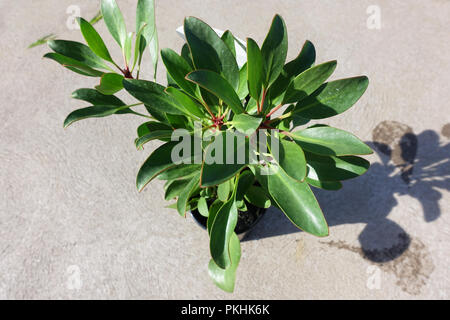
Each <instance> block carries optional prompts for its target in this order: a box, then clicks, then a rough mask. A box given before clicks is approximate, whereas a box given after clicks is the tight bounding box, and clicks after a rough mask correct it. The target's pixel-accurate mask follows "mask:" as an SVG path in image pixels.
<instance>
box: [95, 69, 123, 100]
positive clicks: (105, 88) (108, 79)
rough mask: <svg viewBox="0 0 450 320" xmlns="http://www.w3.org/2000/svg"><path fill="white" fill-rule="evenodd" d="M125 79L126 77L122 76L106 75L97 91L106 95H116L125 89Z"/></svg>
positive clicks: (115, 74)
mask: <svg viewBox="0 0 450 320" xmlns="http://www.w3.org/2000/svg"><path fill="white" fill-rule="evenodd" d="M123 79H124V77H123V76H122V75H120V74H117V73H105V74H104V75H103V76H102V78H101V80H100V85H98V86H96V87H95V89H97V90H98V91H99V92H100V93H103V94H106V95H108V94H109V95H111V94H114V93H116V92H119V91H120V90H122V89H123V84H122V81H123Z"/></svg>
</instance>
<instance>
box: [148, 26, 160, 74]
mask: <svg viewBox="0 0 450 320" xmlns="http://www.w3.org/2000/svg"><path fill="white" fill-rule="evenodd" d="M149 49H150V56H151V57H152V62H153V80H155V81H156V73H157V72H158V62H159V55H158V52H159V38H158V30H157V29H156V25H155V32H154V33H153V37H152V40H150V44H149Z"/></svg>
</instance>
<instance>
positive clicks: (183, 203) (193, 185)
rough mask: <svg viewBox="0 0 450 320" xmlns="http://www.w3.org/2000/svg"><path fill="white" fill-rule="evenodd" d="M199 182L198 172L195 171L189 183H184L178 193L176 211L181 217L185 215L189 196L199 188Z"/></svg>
mask: <svg viewBox="0 0 450 320" xmlns="http://www.w3.org/2000/svg"><path fill="white" fill-rule="evenodd" d="M199 182H200V173H197V174H196V175H195V176H193V177H191V178H190V180H189V183H188V184H187V185H186V187H185V188H184V189H183V191H182V192H181V193H180V196H179V197H178V201H177V210H178V213H179V214H180V215H181V216H183V217H185V216H186V210H187V206H188V201H189V197H190V196H191V195H192V194H193V193H194V192H195V191H196V190H197V189H199V188H200V185H199Z"/></svg>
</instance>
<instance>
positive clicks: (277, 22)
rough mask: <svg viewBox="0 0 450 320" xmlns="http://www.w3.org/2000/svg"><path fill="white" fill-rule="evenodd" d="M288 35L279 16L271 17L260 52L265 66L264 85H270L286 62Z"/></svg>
mask: <svg viewBox="0 0 450 320" xmlns="http://www.w3.org/2000/svg"><path fill="white" fill-rule="evenodd" d="M287 50H288V36H287V30H286V25H285V23H284V20H283V18H282V17H281V16H279V15H276V16H275V17H274V18H273V21H272V25H271V27H270V30H269V33H268V34H267V37H266V39H265V40H264V43H263V45H262V47H261V54H262V57H263V60H264V62H265V66H266V79H265V81H264V83H265V87H266V88H267V87H268V86H269V85H271V84H272V83H273V82H274V81H275V80H276V79H277V78H278V76H279V75H280V73H281V70H283V67H284V63H285V62H286V56H287Z"/></svg>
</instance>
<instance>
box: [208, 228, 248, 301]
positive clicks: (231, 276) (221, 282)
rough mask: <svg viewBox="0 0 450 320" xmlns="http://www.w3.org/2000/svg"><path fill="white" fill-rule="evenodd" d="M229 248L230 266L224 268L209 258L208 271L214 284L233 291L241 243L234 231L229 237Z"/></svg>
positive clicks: (227, 290)
mask: <svg viewBox="0 0 450 320" xmlns="http://www.w3.org/2000/svg"><path fill="white" fill-rule="evenodd" d="M229 250H230V258H231V266H230V267H228V268H227V269H225V270H224V269H222V268H220V267H219V266H218V265H217V264H216V263H215V262H214V260H212V259H211V261H210V262H209V265H208V273H209V276H210V277H211V279H212V280H213V281H214V283H215V284H216V286H218V287H219V288H220V289H222V290H224V291H226V292H233V291H234V285H235V282H236V269H237V267H238V265H239V261H240V259H241V245H240V242H239V238H238V237H237V235H236V233H233V234H232V236H231V238H230V245H229Z"/></svg>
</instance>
